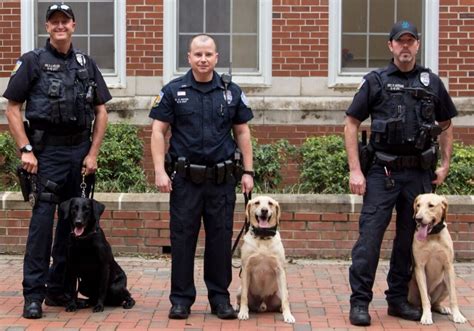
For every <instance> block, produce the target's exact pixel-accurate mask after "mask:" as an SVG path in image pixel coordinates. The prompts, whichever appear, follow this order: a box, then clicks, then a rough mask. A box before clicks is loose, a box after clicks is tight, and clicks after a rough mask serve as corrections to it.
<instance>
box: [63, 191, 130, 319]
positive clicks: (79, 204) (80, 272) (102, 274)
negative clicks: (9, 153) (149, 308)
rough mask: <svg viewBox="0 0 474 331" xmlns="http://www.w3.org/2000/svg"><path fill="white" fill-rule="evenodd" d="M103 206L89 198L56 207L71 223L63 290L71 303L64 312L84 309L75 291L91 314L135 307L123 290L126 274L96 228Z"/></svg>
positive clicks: (126, 291)
mask: <svg viewBox="0 0 474 331" xmlns="http://www.w3.org/2000/svg"><path fill="white" fill-rule="evenodd" d="M104 209H105V206H104V205H103V204H102V203H100V202H98V201H96V200H93V199H88V198H72V199H70V200H67V201H64V202H63V203H61V205H60V207H59V212H60V213H62V217H64V218H65V219H67V220H68V221H69V222H70V224H71V229H72V232H71V234H70V237H69V241H68V250H67V263H66V277H65V281H66V290H67V291H68V292H69V294H70V297H71V300H70V302H69V303H68V304H67V306H66V311H76V310H77V309H78V308H82V307H84V303H83V302H82V301H80V300H78V298H77V296H78V292H79V293H81V294H82V295H84V296H86V297H88V300H86V302H87V305H90V306H93V311H94V312H100V311H103V310H104V305H107V306H120V305H121V306H123V308H125V309H130V308H132V307H133V306H134V305H135V300H133V298H132V296H131V295H130V292H129V291H128V290H127V275H125V272H124V271H123V269H122V268H121V267H120V266H119V265H118V263H117V262H116V261H115V259H114V256H113V254H112V248H111V247H110V244H109V243H108V242H107V240H106V239H105V234H104V231H103V230H102V229H101V228H100V226H99V218H100V216H101V215H102V213H103V211H104Z"/></svg>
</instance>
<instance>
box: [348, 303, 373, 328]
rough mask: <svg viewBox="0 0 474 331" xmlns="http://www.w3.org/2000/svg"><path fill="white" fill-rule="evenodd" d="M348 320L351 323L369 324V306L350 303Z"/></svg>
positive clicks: (358, 324)
mask: <svg viewBox="0 0 474 331" xmlns="http://www.w3.org/2000/svg"><path fill="white" fill-rule="evenodd" d="M349 320H350V321H351V324H352V325H357V326H368V325H370V315H369V307H368V306H363V305H351V311H350V313H349Z"/></svg>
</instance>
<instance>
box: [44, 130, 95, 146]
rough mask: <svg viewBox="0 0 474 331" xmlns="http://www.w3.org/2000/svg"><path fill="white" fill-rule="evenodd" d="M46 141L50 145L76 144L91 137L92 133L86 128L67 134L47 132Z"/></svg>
mask: <svg viewBox="0 0 474 331" xmlns="http://www.w3.org/2000/svg"><path fill="white" fill-rule="evenodd" d="M45 136H46V138H45V141H44V144H45V145H49V146H76V145H79V144H80V143H83V142H84V141H86V140H88V139H90V136H91V133H90V131H89V130H85V131H82V132H79V133H76V134H72V135H66V136H56V135H51V134H49V133H46V135H45Z"/></svg>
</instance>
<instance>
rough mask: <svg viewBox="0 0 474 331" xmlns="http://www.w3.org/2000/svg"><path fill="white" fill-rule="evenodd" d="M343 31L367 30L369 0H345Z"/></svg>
mask: <svg viewBox="0 0 474 331" xmlns="http://www.w3.org/2000/svg"><path fill="white" fill-rule="evenodd" d="M342 32H343V33H345V32H363V33H365V32H367V0H351V1H344V5H343V6H342Z"/></svg>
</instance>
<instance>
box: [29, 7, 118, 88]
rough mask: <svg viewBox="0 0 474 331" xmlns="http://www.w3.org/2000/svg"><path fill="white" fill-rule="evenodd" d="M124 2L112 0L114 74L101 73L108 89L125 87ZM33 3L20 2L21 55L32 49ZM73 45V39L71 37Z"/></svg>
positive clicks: (33, 30)
mask: <svg viewBox="0 0 474 331" xmlns="http://www.w3.org/2000/svg"><path fill="white" fill-rule="evenodd" d="M126 8H127V7H126V1H124V0H114V11H115V12H114V17H115V27H114V34H115V37H114V42H115V54H114V56H115V64H116V65H115V66H116V67H115V73H103V76H104V79H105V82H106V83H107V86H108V87H109V88H125V87H126V73H127V71H126V70H127V69H126V68H127V67H126V66H127V64H126V40H127V34H126V33H127V26H126ZM34 10H35V9H34V2H33V1H31V0H21V53H22V54H23V53H26V52H28V51H31V50H32V49H34V47H35V46H34V45H35V42H34V40H35V36H34V33H35V27H34V21H35V20H34V15H35V13H34ZM73 43H74V37H73Z"/></svg>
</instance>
